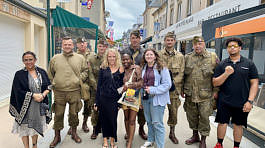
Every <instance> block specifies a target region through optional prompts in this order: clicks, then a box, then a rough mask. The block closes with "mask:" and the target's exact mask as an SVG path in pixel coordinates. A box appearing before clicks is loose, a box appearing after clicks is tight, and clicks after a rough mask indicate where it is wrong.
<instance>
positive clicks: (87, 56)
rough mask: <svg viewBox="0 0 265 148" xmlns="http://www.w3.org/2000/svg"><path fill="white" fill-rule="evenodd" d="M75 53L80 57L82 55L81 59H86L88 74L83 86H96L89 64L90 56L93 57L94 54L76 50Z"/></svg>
mask: <svg viewBox="0 0 265 148" xmlns="http://www.w3.org/2000/svg"><path fill="white" fill-rule="evenodd" d="M77 53H78V54H80V55H83V57H84V58H85V59H86V63H87V65H88V71H87V72H88V73H87V75H88V77H87V79H86V80H85V81H84V82H85V83H84V84H87V85H88V86H91V87H95V86H97V85H96V80H95V77H94V75H93V72H92V67H91V65H90V62H89V60H90V56H92V55H95V53H93V52H89V51H87V52H85V53H82V52H80V51H79V50H77Z"/></svg>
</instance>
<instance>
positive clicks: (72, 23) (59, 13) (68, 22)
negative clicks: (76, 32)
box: [52, 6, 105, 40]
mask: <svg viewBox="0 0 265 148" xmlns="http://www.w3.org/2000/svg"><path fill="white" fill-rule="evenodd" d="M52 20H53V25H52V26H53V27H69V28H82V29H84V30H86V32H87V33H88V34H89V36H90V37H91V38H90V39H94V40H96V39H97V37H99V38H105V36H104V34H103V33H102V32H101V31H99V30H98V26H97V25H96V24H93V23H91V22H89V21H87V20H85V19H83V18H82V17H79V16H77V15H75V14H73V13H71V12H69V11H66V10H64V9H63V8H61V7H59V6H57V7H56V9H54V10H52Z"/></svg>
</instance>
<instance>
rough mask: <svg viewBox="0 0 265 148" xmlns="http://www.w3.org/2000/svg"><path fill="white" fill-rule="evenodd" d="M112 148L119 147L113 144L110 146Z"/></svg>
mask: <svg viewBox="0 0 265 148" xmlns="http://www.w3.org/2000/svg"><path fill="white" fill-rule="evenodd" d="M110 147H111V148H118V146H117V145H116V144H113V145H112V144H110Z"/></svg>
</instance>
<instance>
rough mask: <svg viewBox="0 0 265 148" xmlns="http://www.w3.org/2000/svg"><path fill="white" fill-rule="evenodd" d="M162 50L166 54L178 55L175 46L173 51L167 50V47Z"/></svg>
mask: <svg viewBox="0 0 265 148" xmlns="http://www.w3.org/2000/svg"><path fill="white" fill-rule="evenodd" d="M161 52H162V53H163V54H164V55H170V56H174V55H176V50H175V48H173V50H172V51H167V50H166V48H164V49H163V50H162V51H161Z"/></svg>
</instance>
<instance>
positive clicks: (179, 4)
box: [177, 3, 181, 22]
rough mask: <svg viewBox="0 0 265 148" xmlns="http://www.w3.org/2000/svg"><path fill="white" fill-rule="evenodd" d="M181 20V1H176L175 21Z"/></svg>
mask: <svg viewBox="0 0 265 148" xmlns="http://www.w3.org/2000/svg"><path fill="white" fill-rule="evenodd" d="M180 20H181V3H178V14H177V22H178V21H180Z"/></svg>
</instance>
